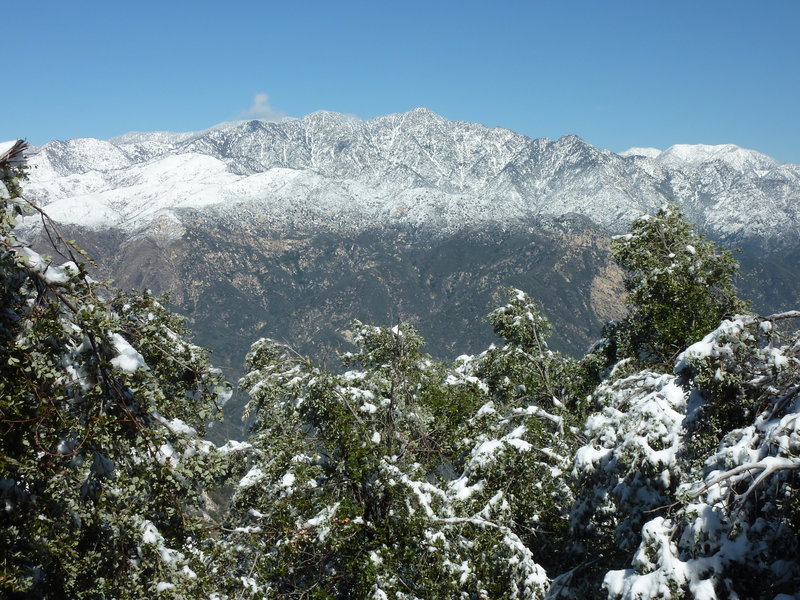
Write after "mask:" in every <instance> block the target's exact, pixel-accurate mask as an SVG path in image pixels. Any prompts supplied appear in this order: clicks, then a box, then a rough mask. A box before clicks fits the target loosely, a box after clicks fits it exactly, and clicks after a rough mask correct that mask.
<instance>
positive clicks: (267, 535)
mask: <svg viewBox="0 0 800 600" xmlns="http://www.w3.org/2000/svg"><path fill="white" fill-rule="evenodd" d="M355 330H356V336H355V342H356V344H357V345H358V348H359V351H358V352H357V353H356V354H354V355H351V356H349V357H347V361H348V363H350V364H351V365H354V364H357V365H359V366H360V369H358V370H351V371H347V372H346V373H344V374H342V375H333V374H331V373H327V372H325V371H322V370H320V369H318V368H316V367H314V366H312V365H311V364H309V363H308V362H306V361H304V360H302V359H299V358H298V357H293V356H292V355H291V353H290V352H289V351H287V350H286V349H285V348H281V347H280V346H278V345H276V344H275V343H274V342H270V341H268V340H262V341H260V342H258V343H257V344H255V345H254V347H253V352H252V353H251V354H250V356H249V358H248V361H249V367H250V370H249V373H248V375H247V376H246V377H245V378H244V379H243V381H242V384H243V386H244V387H245V388H246V389H247V390H248V391H249V393H250V397H251V406H252V409H253V410H254V411H255V414H256V415H257V419H256V426H255V434H254V436H253V437H252V439H251V441H250V443H251V444H252V446H253V447H252V448H251V449H248V450H247V452H248V453H249V454H251V455H252V456H254V464H253V465H252V466H251V468H250V469H249V470H248V471H247V473H246V474H245V475H244V477H242V478H241V480H240V481H239V483H238V486H237V490H236V493H235V496H234V500H233V504H234V515H235V517H236V521H235V522H236V524H237V527H235V528H234V531H232V533H231V536H230V538H229V540H228V544H229V545H230V547H232V548H238V549H240V557H239V559H238V560H239V565H240V568H241V571H240V572H241V573H242V576H244V577H246V578H248V579H247V581H248V591H249V592H250V593H252V594H253V595H254V596H260V595H267V596H269V597H277V598H300V597H316V598H376V599H380V598H390V597H391V598H401V599H402V598H408V599H411V598H442V599H444V598H458V597H463V598H469V597H493V598H494V597H497V598H539V597H542V595H543V593H544V590H545V588H546V576H545V574H544V571H543V570H542V569H541V567H539V565H537V564H536V562H535V561H534V560H533V556H532V554H531V552H530V550H529V549H528V548H527V547H526V546H525V545H524V544H523V542H522V540H521V539H520V538H519V536H518V535H517V534H516V533H515V532H514V528H513V526H514V523H513V515H512V514H511V511H510V510H509V505H508V502H506V501H505V499H504V497H503V496H502V494H494V495H493V496H491V497H489V498H488V499H483V500H482V501H481V502H478V503H477V504H476V503H474V502H469V501H468V500H469V496H470V495H471V493H472V492H473V491H475V490H474V489H468V488H467V487H466V486H465V477H463V476H462V477H458V476H457V475H456V474H455V473H454V471H453V470H454V467H455V464H456V457H454V456H452V455H451V454H449V453H448V452H447V448H448V447H449V446H450V445H452V442H451V441H444V443H442V440H441V439H440V438H438V436H437V432H438V433H442V429H441V427H440V426H438V425H437V424H436V423H435V415H436V414H437V412H438V413H439V414H445V413H447V411H446V410H445V409H443V406H445V405H446V403H447V402H446V398H447V397H451V396H452V395H453V394H455V392H456V388H457V386H452V385H448V384H447V380H448V379H450V378H449V377H447V374H446V373H445V371H444V370H443V369H442V368H441V367H440V366H438V365H436V364H435V363H433V362H432V361H430V359H429V358H427V357H425V356H424V355H422V354H421V353H420V351H419V348H420V345H421V339H420V338H419V336H418V335H417V334H416V333H415V332H414V330H413V329H412V328H410V327H408V326H406V325H399V326H396V327H392V328H388V327H372V326H366V325H362V324H360V323H356V325H355ZM452 417H453V415H452V414H451V415H450V418H452ZM448 435H449V436H450V437H452V432H448ZM487 450H488V447H487Z"/></svg>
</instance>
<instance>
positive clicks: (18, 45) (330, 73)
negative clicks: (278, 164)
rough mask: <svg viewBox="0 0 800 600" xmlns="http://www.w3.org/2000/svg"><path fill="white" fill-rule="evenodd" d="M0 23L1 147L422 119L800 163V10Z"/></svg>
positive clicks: (694, 4) (278, 5) (63, 17)
mask: <svg viewBox="0 0 800 600" xmlns="http://www.w3.org/2000/svg"><path fill="white" fill-rule="evenodd" d="M9 5H10V6H4V7H3V8H2V9H0V15H2V23H3V27H2V30H3V32H4V35H3V46H4V51H3V55H4V59H3V67H4V68H3V72H4V76H3V83H4V85H3V86H2V87H3V93H2V94H0V139H10V138H14V137H23V138H27V140H28V141H29V142H30V143H33V144H41V143H44V142H46V141H49V140H52V139H67V138H72V137H99V138H109V137H112V136H115V135H119V134H121V133H124V132H127V131H154V130H172V131H189V130H198V129H205V128H207V127H210V126H211V125H214V124H216V123H218V122H221V121H228V120H236V119H242V118H246V117H248V116H253V117H276V118H277V117H280V116H282V115H288V116H291V117H300V116H303V115H305V114H308V113H310V112H313V111H315V110H333V111H337V112H343V113H350V114H354V115H356V116H358V117H361V118H370V117H375V116H378V115H384V114H389V113H396V112H404V111H406V110H409V109H411V108H414V107H416V106H424V107H427V108H429V109H431V110H433V111H435V112H437V113H439V114H441V115H442V116H444V117H446V118H448V119H454V120H464V121H477V122H479V123H484V124H485V125H489V126H502V127H507V128H509V129H513V130H515V131H518V132H520V133H524V134H526V135H529V136H531V137H549V138H558V137H560V136H561V135H565V134H569V133H574V134H577V135H579V136H581V137H582V138H584V139H586V140H587V141H589V142H590V143H592V144H595V145H597V146H600V147H603V148H608V149H610V150H614V151H621V150H624V149H626V148H628V147H630V146H654V147H657V148H662V149H663V148H666V147H668V146H670V145H671V144H675V143H706V144H720V143H734V144H738V145H740V146H744V147H747V148H753V149H756V150H760V151H762V152H765V153H766V154H769V155H771V156H773V157H775V158H776V159H778V160H781V161H785V162H794V163H800V116H799V115H798V109H799V108H800V1H798V0H782V1H778V0H761V1H759V2H755V1H747V2H744V1H738V0H725V1H718V0H694V1H691V2H682V1H680V2H661V1H655V0H653V1H641V0H640V1H638V2H633V1H630V2H616V1H613V0H591V1H586V2H571V1H556V0H548V1H514V2H511V1H494V2H488V1H482V2H473V1H470V0H459V1H438V2H437V1H436V0H428V1H427V2H420V1H417V0H402V1H397V2H386V1H381V0H371V1H364V2H348V1H333V0H328V1H324V2H307V1H303V0H284V1H281V2H270V1H265V0H261V1H258V2H238V1H233V0H232V1H227V2H223V1H216V2H205V1H202V0H194V1H191V2H189V1H186V2H184V1H179V0H160V1H158V2H152V1H150V0H137V1H136V2H130V1H128V0H105V1H102V2H89V1H83V0H68V1H67V0H57V1H55V0H45V1H37V0H27V1H16V2H12V3H9Z"/></svg>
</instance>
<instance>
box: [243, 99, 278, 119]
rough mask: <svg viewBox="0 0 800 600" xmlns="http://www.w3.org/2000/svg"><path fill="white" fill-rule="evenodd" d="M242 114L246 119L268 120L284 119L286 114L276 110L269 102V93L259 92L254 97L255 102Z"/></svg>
mask: <svg viewBox="0 0 800 600" xmlns="http://www.w3.org/2000/svg"><path fill="white" fill-rule="evenodd" d="M240 116H241V117H242V118H244V119H266V120H267V121H282V120H283V119H285V118H286V114H285V113H282V112H280V111H277V110H275V109H274V108H272V106H271V105H270V103H269V94H265V93H264V92H259V93H257V94H256V95H255V96H254V97H253V104H252V105H251V106H250V108H248V109H247V110H246V111H244V112H242V113H241V114H240Z"/></svg>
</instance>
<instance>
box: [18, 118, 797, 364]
mask: <svg viewBox="0 0 800 600" xmlns="http://www.w3.org/2000/svg"><path fill="white" fill-rule="evenodd" d="M28 162H29V165H30V167H31V170H30V181H29V183H28V184H27V188H26V193H27V196H28V197H29V198H30V199H32V200H34V201H35V202H37V203H38V204H39V205H41V206H43V207H44V209H45V210H46V212H47V213H48V214H49V216H50V217H51V218H52V219H53V220H54V221H55V222H56V223H58V226H59V227H60V228H61V230H62V232H63V235H64V236H65V237H67V238H73V239H75V240H77V241H78V244H79V245H81V246H83V247H85V248H86V249H87V250H88V251H89V252H90V253H91V254H93V255H94V256H96V257H97V259H98V260H99V261H100V263H101V265H103V271H102V274H104V275H107V276H111V277H113V278H114V280H115V281H116V284H117V285H118V286H120V287H123V288H126V287H134V286H135V287H142V286H145V287H150V288H151V289H153V290H154V291H156V292H161V291H169V292H171V293H172V297H173V301H174V302H175V304H176V306H177V307H178V308H179V309H180V310H182V311H183V312H184V313H185V314H186V315H187V316H188V318H189V320H190V323H191V324H192V325H193V327H194V328H195V331H196V333H197V336H198V339H199V341H200V342H201V343H203V344H205V345H208V346H210V347H211V348H212V349H214V350H215V351H216V354H217V360H218V362H220V361H221V362H222V363H227V364H229V365H230V367H231V368H233V369H236V368H237V366H238V365H240V363H241V359H242V357H243V354H244V352H245V351H246V348H247V347H248V345H249V343H250V342H252V341H254V340H255V339H256V338H257V337H259V336H262V335H264V336H269V337H274V338H278V339H281V340H283V341H286V342H288V343H290V344H291V345H293V346H295V347H296V348H297V349H298V351H300V352H305V353H314V354H317V355H318V356H319V355H323V356H324V355H331V352H332V351H333V350H335V349H338V348H342V347H345V346H346V345H347V340H348V335H349V326H348V323H349V322H350V320H351V319H353V318H359V319H361V320H366V321H372V322H380V323H383V322H387V321H397V320H401V319H402V320H408V321H410V322H412V323H413V324H414V325H416V326H417V327H418V328H419V329H420V330H421V332H422V333H423V335H424V336H425V337H426V339H427V340H428V342H429V346H428V348H429V351H431V352H433V353H434V354H436V355H439V356H443V355H448V354H451V353H455V352H467V351H474V350H477V349H480V348H481V347H485V343H486V341H487V340H490V339H491V331H490V328H489V325H488V323H487V322H486V320H485V318H484V316H485V314H486V313H487V312H488V311H489V310H491V308H492V307H493V306H494V305H495V304H496V303H497V302H499V301H501V300H503V297H502V295H503V292H502V288H503V286H508V285H513V286H516V287H521V288H523V289H526V290H527V291H529V292H530V293H531V294H532V295H533V296H534V297H536V298H537V299H538V300H539V301H540V302H541V303H542V304H543V308H544V312H545V314H546V315H547V316H548V317H549V318H550V319H551V321H553V323H554V325H555V327H554V329H555V332H556V334H555V341H554V346H555V347H556V348H559V349H563V350H567V351H576V352H577V351H582V350H584V349H585V346H586V345H587V344H589V343H590V342H591V340H592V339H594V338H596V337H597V336H598V335H599V334H600V330H601V327H602V324H603V322H605V321H606V320H608V319H613V318H615V317H618V316H620V315H621V314H623V311H624V306H623V304H622V302H623V301H622V300H621V294H622V287H621V281H622V274H621V272H620V271H619V269H618V268H617V267H616V266H615V265H614V264H613V262H612V261H611V260H610V258H609V238H610V236H611V235H613V234H617V233H621V232H624V231H625V230H626V228H627V226H628V224H629V222H630V221H631V220H632V219H634V218H636V217H638V216H640V215H642V214H645V213H652V212H654V211H656V210H657V209H658V208H659V207H661V206H663V205H664V204H665V203H667V202H672V203H676V204H678V205H679V206H681V207H682V209H683V211H684V212H685V214H686V215H687V216H688V217H689V218H690V219H691V220H692V221H693V222H694V223H695V224H696V226H697V228H698V229H699V230H700V231H702V232H703V233H705V234H706V235H708V236H709V237H712V238H714V239H717V240H720V241H722V242H723V243H725V244H727V245H729V246H738V247H740V248H741V249H742V252H741V254H740V255H739V256H740V259H741V261H742V264H743V275H742V278H741V279H740V286H741V287H742V289H743V291H744V295H745V296H749V297H751V298H753V299H754V301H755V306H756V308H757V309H758V310H762V311H769V310H778V309H782V308H784V307H787V308H795V307H796V306H797V305H800V283H798V282H800V277H798V275H800V273H798V271H800V267H798V264H800V249H799V248H800V244H798V241H797V240H798V234H800V166H798V165H792V164H785V163H780V162H778V161H776V160H774V159H772V158H770V157H769V156H766V155H765V154H762V153H759V152H756V151H754V150H748V149H744V148H740V147H738V146H735V145H716V146H706V145H675V146H672V147H670V148H668V149H666V150H663V151H661V150H658V149H653V148H632V149H630V150H628V151H626V152H623V153H620V154H616V153H614V152H611V151H608V150H603V149H600V148H596V147H594V146H592V145H591V144H589V143H587V142H586V141H584V140H582V139H580V138H579V137H577V136H574V135H567V136H564V137H561V138H559V139H558V140H549V139H533V138H530V137H526V136H524V135H522V134H519V133H515V132H513V131H510V130H508V129H503V128H487V127H484V126H483V125H480V124H476V123H466V122H453V121H448V120H446V119H444V118H442V117H441V116H439V115H436V114H434V113H432V112H431V111H429V110H426V109H414V110H412V111H410V112H407V113H404V114H395V115H388V116H384V117H378V118H374V119H370V120H365V121H362V120H357V119H354V118H352V117H349V116H345V115H341V114H337V113H331V112H317V113H313V114H310V115H308V116H306V117H303V118H301V119H289V120H284V121H281V122H266V121H259V120H252V121H242V122H234V123H223V124H220V125H218V126H216V127H212V128H210V129H207V130H205V131H200V132H189V133H171V132H153V133H129V134H126V135H123V136H120V137H117V138H113V139H111V140H107V141H105V140H98V139H93V138H81V139H73V140H68V141H54V142H50V143H48V144H45V145H43V146H40V147H34V148H31V150H30V152H29V155H28ZM21 230H22V231H23V233H24V234H25V235H27V236H29V237H30V238H32V239H37V236H39V237H38V239H39V242H40V243H41V242H42V239H41V224H40V220H38V219H37V218H35V217H27V218H25V219H23V222H22V225H21Z"/></svg>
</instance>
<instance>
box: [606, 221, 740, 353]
mask: <svg viewBox="0 0 800 600" xmlns="http://www.w3.org/2000/svg"><path fill="white" fill-rule="evenodd" d="M612 252H613V255H614V258H615V259H616V261H617V262H618V263H619V264H620V265H621V266H622V267H623V269H625V289H626V291H627V303H628V305H629V306H630V308H631V312H630V315H629V316H628V317H627V318H626V319H625V320H624V321H623V322H622V323H620V324H618V325H617V326H616V327H615V328H614V329H613V332H612V335H611V336H610V338H611V341H612V342H613V344H614V346H615V348H614V354H615V358H616V359H620V358H625V357H633V358H636V359H639V360H642V361H644V362H649V363H653V362H661V363H665V364H669V363H670V362H671V361H672V359H674V357H675V356H676V355H677V354H678V353H679V352H680V351H681V350H682V349H683V348H685V347H686V346H688V345H689V344H691V343H692V342H695V341H697V340H699V339H700V338H702V337H703V336H704V335H706V334H707V333H708V332H709V331H711V330H712V329H714V328H715V327H716V326H717V324H718V323H719V322H720V321H721V320H722V319H723V318H725V317H728V316H732V315H735V314H737V313H740V312H743V311H744V310H745V309H746V308H747V305H746V303H744V302H742V301H741V300H740V299H739V298H738V297H737V296H736V293H735V291H734V289H733V278H734V276H735V275H736V272H737V271H738V266H739V265H738V263H737V262H736V260H734V258H733V257H732V255H731V253H730V252H729V251H728V250H725V249H723V248H721V247H719V246H717V245H716V244H714V243H712V242H710V241H708V240H706V239H705V238H704V237H703V236H702V235H699V234H697V233H695V232H694V230H693V228H692V224H691V223H690V222H689V221H688V220H687V219H686V218H685V217H684V216H683V214H682V213H681V212H680V210H679V209H678V208H677V207H676V206H674V205H667V206H665V207H664V208H662V209H661V210H659V211H658V213H656V214H655V215H645V216H643V217H640V218H639V219H636V220H635V221H633V223H631V230H630V233H627V234H625V235H622V236H617V237H616V238H615V239H614V240H613V242H612Z"/></svg>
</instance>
